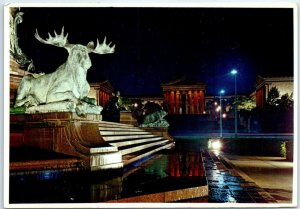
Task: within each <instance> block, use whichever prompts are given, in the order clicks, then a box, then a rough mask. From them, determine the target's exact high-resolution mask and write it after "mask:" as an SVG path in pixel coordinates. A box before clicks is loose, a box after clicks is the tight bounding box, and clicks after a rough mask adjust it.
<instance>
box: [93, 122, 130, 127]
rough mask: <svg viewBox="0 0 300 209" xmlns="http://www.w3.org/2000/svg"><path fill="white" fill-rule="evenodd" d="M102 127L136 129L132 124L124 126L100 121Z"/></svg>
mask: <svg viewBox="0 0 300 209" xmlns="http://www.w3.org/2000/svg"><path fill="white" fill-rule="evenodd" d="M98 124H99V126H100V127H128V128H135V126H133V125H131V124H123V123H114V122H108V121H99V122H98Z"/></svg>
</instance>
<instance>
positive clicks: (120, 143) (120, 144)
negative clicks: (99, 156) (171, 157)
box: [110, 137, 163, 148]
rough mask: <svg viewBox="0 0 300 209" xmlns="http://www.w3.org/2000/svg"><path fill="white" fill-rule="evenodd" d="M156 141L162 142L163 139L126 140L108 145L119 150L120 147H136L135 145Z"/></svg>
mask: <svg viewBox="0 0 300 209" xmlns="http://www.w3.org/2000/svg"><path fill="white" fill-rule="evenodd" d="M158 140H163V138H162V137H153V138H140V139H136V140H128V141H127V140H126V141H124V140H122V141H118V142H112V143H110V144H111V145H113V146H116V147H118V148H120V147H124V146H129V145H137V144H142V143H146V142H153V141H158Z"/></svg>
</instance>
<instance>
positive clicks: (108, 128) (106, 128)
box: [99, 126, 144, 131]
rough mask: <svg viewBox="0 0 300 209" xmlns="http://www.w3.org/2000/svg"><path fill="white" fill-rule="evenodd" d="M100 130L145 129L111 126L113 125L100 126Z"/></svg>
mask: <svg viewBox="0 0 300 209" xmlns="http://www.w3.org/2000/svg"><path fill="white" fill-rule="evenodd" d="M99 130H100V131H144V129H141V128H138V127H126V126H125V127H118V126H115V127H111V126H99Z"/></svg>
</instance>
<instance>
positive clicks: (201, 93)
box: [199, 90, 204, 114]
mask: <svg viewBox="0 0 300 209" xmlns="http://www.w3.org/2000/svg"><path fill="white" fill-rule="evenodd" d="M199 112H200V114H203V112H204V92H203V91H202V90H201V91H200V105H199Z"/></svg>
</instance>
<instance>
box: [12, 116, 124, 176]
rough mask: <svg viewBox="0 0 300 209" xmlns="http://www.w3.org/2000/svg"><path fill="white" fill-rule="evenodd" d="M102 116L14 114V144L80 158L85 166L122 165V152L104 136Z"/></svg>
mask: <svg viewBox="0 0 300 209" xmlns="http://www.w3.org/2000/svg"><path fill="white" fill-rule="evenodd" d="M99 119H100V115H96V114H95V115H93V114H88V115H87V116H86V117H85V118H82V117H78V116H77V115H76V114H75V113H72V112H57V113H38V114H15V115H10V127H11V131H10V142H11V146H21V145H24V146H31V147H35V148H39V149H44V150H48V151H52V152H56V153H63V154H67V155H70V156H74V157H77V158H79V159H80V161H81V162H82V163H81V164H82V165H83V167H84V169H87V170H91V171H94V170H106V169H116V168H122V167H123V163H122V155H121V153H120V152H119V151H118V148H117V147H114V146H111V145H109V144H108V143H107V142H105V141H104V140H103V138H102V136H101V135H100V132H99V126H98V121H99Z"/></svg>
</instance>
